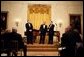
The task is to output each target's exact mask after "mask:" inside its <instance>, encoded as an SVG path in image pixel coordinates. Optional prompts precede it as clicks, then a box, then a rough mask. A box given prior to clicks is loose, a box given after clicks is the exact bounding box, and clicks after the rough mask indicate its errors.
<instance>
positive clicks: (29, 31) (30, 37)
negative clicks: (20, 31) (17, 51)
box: [25, 21, 33, 44]
mask: <svg viewBox="0 0 84 57" xmlns="http://www.w3.org/2000/svg"><path fill="white" fill-rule="evenodd" d="M25 27H26V36H27V43H28V44H29V43H30V44H33V26H32V23H30V22H29V21H28V22H27V23H26V25H25Z"/></svg>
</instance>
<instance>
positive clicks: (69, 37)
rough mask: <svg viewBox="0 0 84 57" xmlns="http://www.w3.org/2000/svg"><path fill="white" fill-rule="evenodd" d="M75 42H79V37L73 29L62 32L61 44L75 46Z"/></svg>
mask: <svg viewBox="0 0 84 57" xmlns="http://www.w3.org/2000/svg"><path fill="white" fill-rule="evenodd" d="M76 42H81V37H80V35H79V33H77V32H75V31H68V32H66V33H64V34H63V36H62V38H61V44H62V46H68V47H71V46H75V45H76Z"/></svg>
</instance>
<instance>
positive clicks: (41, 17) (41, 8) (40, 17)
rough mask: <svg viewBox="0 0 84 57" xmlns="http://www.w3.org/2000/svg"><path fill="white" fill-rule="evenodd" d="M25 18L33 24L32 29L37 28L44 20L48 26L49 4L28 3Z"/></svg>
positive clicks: (49, 16)
mask: <svg viewBox="0 0 84 57" xmlns="http://www.w3.org/2000/svg"><path fill="white" fill-rule="evenodd" d="M27 18H28V20H29V21H30V22H31V23H32V24H33V27H34V29H37V30H39V28H40V25H41V24H42V23H43V22H46V24H47V26H48V25H49V23H50V19H51V6H50V5H42V4H32V5H28V16H27Z"/></svg>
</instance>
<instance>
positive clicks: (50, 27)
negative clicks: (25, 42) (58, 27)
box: [49, 24, 54, 35]
mask: <svg viewBox="0 0 84 57" xmlns="http://www.w3.org/2000/svg"><path fill="white" fill-rule="evenodd" d="M49 35H54V24H52V25H51V26H50V25H49Z"/></svg>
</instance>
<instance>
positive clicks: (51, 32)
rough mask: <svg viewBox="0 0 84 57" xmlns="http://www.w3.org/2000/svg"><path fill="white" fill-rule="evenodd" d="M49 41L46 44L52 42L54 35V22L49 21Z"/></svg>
mask: <svg viewBox="0 0 84 57" xmlns="http://www.w3.org/2000/svg"><path fill="white" fill-rule="evenodd" d="M48 29H49V30H48V31H49V41H48V44H53V35H54V24H53V22H52V21H51V24H50V25H49V28H48Z"/></svg>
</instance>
